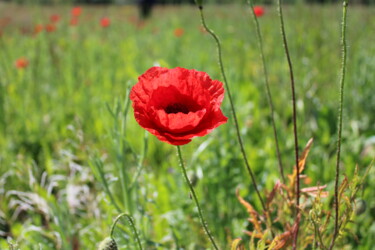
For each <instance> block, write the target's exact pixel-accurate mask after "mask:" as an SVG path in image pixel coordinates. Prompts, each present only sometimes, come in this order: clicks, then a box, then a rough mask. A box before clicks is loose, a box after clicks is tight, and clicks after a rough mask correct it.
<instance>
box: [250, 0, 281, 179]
mask: <svg viewBox="0 0 375 250" xmlns="http://www.w3.org/2000/svg"><path fill="white" fill-rule="evenodd" d="M247 2H248V4H249V6H250V8H251V13H252V17H253V21H254V23H255V28H256V32H257V38H258V46H259V50H260V57H261V59H262V64H263V73H264V84H265V85H266V93H267V100H268V106H269V107H270V113H271V114H270V115H271V123H272V129H273V136H274V139H275V145H276V155H277V160H278V163H279V171H280V175H281V178H282V180H283V183H286V180H285V175H284V168H283V163H282V160H281V154H280V148H279V139H278V136H277V130H276V123H275V116H274V107H273V101H272V95H271V90H270V86H269V83H268V72H267V66H266V59H265V57H264V51H263V39H262V34H261V32H260V27H259V22H258V18H257V17H256V15H255V13H254V11H253V3H252V1H251V0H248V1H247Z"/></svg>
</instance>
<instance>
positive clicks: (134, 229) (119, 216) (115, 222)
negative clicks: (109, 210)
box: [110, 213, 143, 250]
mask: <svg viewBox="0 0 375 250" xmlns="http://www.w3.org/2000/svg"><path fill="white" fill-rule="evenodd" d="M122 216H125V217H126V218H127V219H128V221H129V224H130V227H131V228H132V229H133V232H134V236H135V239H136V241H137V244H138V247H139V249H141V250H142V249H143V248H142V244H141V241H140V239H139V235H138V232H137V229H136V228H135V225H134V219H133V217H131V216H130V215H128V214H127V213H122V214H120V215H118V216H117V217H116V219H115V221H114V222H113V224H112V227H111V234H110V237H111V238H112V239H113V232H114V230H115V227H116V224H117V222H118V221H119V220H120V218H121V217H122Z"/></svg>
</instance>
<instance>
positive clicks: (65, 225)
mask: <svg viewBox="0 0 375 250" xmlns="http://www.w3.org/2000/svg"><path fill="white" fill-rule="evenodd" d="M374 11H375V9H374V7H361V6H350V7H349V16H348V33H347V37H348V45H349V48H348V49H349V50H348V52H349V54H348V64H347V66H348V68H347V69H348V71H347V81H346V89H345V91H346V92H345V103H344V126H343V145H342V172H343V173H345V174H346V175H347V176H349V177H351V176H353V173H354V168H355V166H356V164H358V166H359V171H360V173H363V172H364V170H365V168H366V167H367V166H368V165H369V163H370V161H371V160H372V159H373V157H374V154H375V142H374V138H375V115H374V114H375V96H374V93H375V84H374V81H375V57H374V56H373V55H374V54H375V43H373V42H371V41H372V40H373V32H372V31H373V30H374V29H375V16H374V15H373V13H374ZM284 12H285V20H286V32H287V35H288V38H289V46H290V51H291V56H292V60H293V62H294V69H295V78H296V95H297V99H298V101H297V111H298V124H299V127H298V133H299V142H300V144H301V148H302V146H304V145H305V144H306V143H307V141H308V139H309V138H311V137H313V138H314V144H313V146H312V149H311V152H310V155H309V158H308V161H307V166H306V171H305V174H307V175H308V176H309V177H310V178H311V180H312V183H311V184H310V186H313V185H317V184H328V187H327V189H328V191H329V192H330V194H333V188H334V173H335V152H336V151H335V150H336V132H337V131H336V128H337V124H336V120H337V109H338V97H339V95H338V89H339V88H338V74H339V67H340V44H339V41H340V39H339V36H340V20H341V18H340V16H341V7H340V6H339V5H326V6H316V5H312V6H300V5H296V6H286V7H285V10H284ZM55 13H59V14H61V16H62V20H61V21H60V22H59V23H58V29H57V31H56V32H53V33H45V32H43V33H40V34H38V35H33V34H32V31H33V29H34V25H35V24H37V23H47V22H48V17H49V15H50V14H55ZM153 14H154V15H153V16H152V18H151V19H150V20H148V21H147V22H146V23H145V25H144V26H142V27H139V26H137V25H136V24H135V21H134V20H135V19H136V17H137V12H136V9H135V8H133V7H129V6H127V7H126V6H125V7H108V8H104V7H102V8H100V7H95V8H93V7H83V16H82V17H81V21H80V23H79V25H78V26H77V27H70V26H69V25H68V24H69V19H70V7H69V6H61V7H43V8H42V7H35V6H28V7H25V6H23V7H16V6H12V5H5V4H0V17H6V16H9V15H11V18H12V22H11V23H10V24H9V25H8V26H7V27H5V28H3V29H2V36H1V37H0V48H1V49H0V57H1V60H0V129H1V133H0V234H1V233H2V232H11V235H10V236H11V237H12V240H11V242H14V243H15V242H17V244H18V247H19V248H20V249H40V248H39V246H40V247H42V249H56V248H57V249H59V247H61V249H77V248H74V247H73V246H74V245H75V244H79V245H80V247H81V249H94V248H95V247H96V246H97V245H98V244H99V242H100V241H101V240H103V239H104V238H105V237H107V236H108V235H109V233H110V226H111V224H112V222H113V220H114V218H115V217H116V216H117V215H118V214H119V211H118V210H117V209H116V207H115V206H113V205H112V204H111V202H110V198H109V197H108V196H107V195H106V192H105V187H104V186H103V185H102V184H101V181H100V180H101V178H102V177H103V178H105V179H106V180H107V184H108V188H109V189H110V190H111V191H112V193H113V196H114V200H116V203H117V204H118V206H119V210H121V211H126V212H128V213H131V214H132V215H133V217H134V218H135V222H136V227H137V229H138V232H139V233H140V237H141V240H142V244H143V246H144V248H145V249H154V248H158V249H174V248H182V247H183V248H185V249H202V248H206V247H209V242H208V240H207V239H206V237H205V236H204V234H203V231H202V230H201V226H200V224H199V219H198V217H197V211H196V209H195V208H194V205H193V202H192V200H191V199H190V197H189V193H188V189H187V187H186V185H185V183H184V180H183V178H182V175H181V173H180V171H179V167H178V158H177V155H176V149H175V148H174V147H173V146H171V145H168V144H165V143H162V142H160V141H158V140H157V139H156V138H155V137H154V136H152V135H146V134H145V132H144V130H143V129H142V128H140V127H139V126H138V124H137V123H136V122H135V120H134V118H133V113H132V109H131V108H129V106H127V105H128V92H129V88H130V87H131V86H132V85H134V84H135V83H136V82H137V77H138V76H139V75H141V74H142V73H143V72H144V71H146V70H147V69H148V68H150V67H151V66H153V65H155V64H159V65H161V66H164V67H177V66H180V67H184V68H195V69H197V70H200V71H205V72H207V73H208V74H209V75H210V76H211V77H212V78H214V79H220V71H219V67H218V64H217V57H216V48H215V46H214V43H213V41H212V39H211V38H210V37H209V35H208V34H204V33H203V32H201V30H200V21H199V13H198V10H197V9H196V8H193V7H189V6H185V7H166V8H157V9H156V10H155V11H154V13H153ZM102 16H108V17H110V18H111V20H112V25H111V26H110V27H109V28H107V29H103V28H101V27H100V26H99V19H100V18H101V17H102ZM206 20H207V23H208V25H209V26H210V27H211V28H212V29H213V30H214V31H215V32H216V33H217V34H218V36H219V37H220V38H221V40H222V45H223V49H224V51H223V55H224V64H225V69H226V71H227V76H228V81H229V84H230V88H231V91H232V94H233V96H234V100H235V105H236V108H237V112H238V116H239V122H240V125H241V134H242V136H243V139H244V142H245V148H246V152H247V154H248V157H249V161H250V163H251V165H252V167H253V170H254V172H255V174H256V178H257V181H258V184H259V188H260V190H261V192H262V193H263V192H264V191H265V190H270V189H271V188H272V187H273V186H274V184H275V182H276V180H277V179H279V178H280V176H279V173H278V166H277V159H276V153H275V147H274V144H273V134H272V133H273V132H272V126H271V123H270V118H269V109H268V106H267V99H266V94H265V87H264V85H263V75H262V65H261V61H260V58H259V51H258V46H257V42H256V33H255V27H254V26H253V23H252V21H251V18H250V15H249V13H248V11H247V10H246V9H245V8H244V6H213V5H209V6H207V7H206ZM259 21H260V25H261V30H262V33H263V40H264V49H265V56H266V61H267V66H268V71H269V80H270V87H271V92H272V94H273V96H274V104H275V112H276V125H277V128H278V133H279V139H280V142H281V145H280V147H281V152H282V157H283V162H284V165H285V166H286V169H285V171H286V173H288V174H290V173H291V170H292V165H293V162H294V156H293V145H294V144H293V133H292V131H293V130H292V108H291V95H290V91H289V78H288V69H287V64H286V60H285V57H284V51H283V47H282V42H281V36H280V32H279V23H278V17H277V13H276V6H267V7H266V14H265V16H263V17H262V18H260V19H259ZM21 27H26V28H28V29H29V30H31V32H29V33H27V34H23V33H22V32H20V31H19V30H20V28H21ZM176 28H183V29H184V34H183V35H182V37H175V36H174V30H175V29H176ZM19 57H26V58H27V59H28V60H29V61H30V64H29V67H27V68H26V69H24V70H18V69H16V68H15V67H14V62H15V60H16V59H17V58H19ZM220 80H222V79H220ZM223 110H224V113H225V114H226V115H227V116H228V117H229V116H230V108H229V103H228V99H227V98H225V99H224V104H223ZM145 136H147V137H145ZM145 145H146V146H147V147H145ZM145 148H146V149H145ZM182 150H183V154H184V157H185V158H186V159H185V160H186V166H187V168H188V174H189V175H190V177H191V178H192V179H194V184H195V188H196V191H197V194H198V197H199V199H200V202H201V206H202V208H203V211H204V214H205V216H206V219H207V221H208V225H209V228H210V230H211V231H212V233H213V235H214V236H215V238H216V240H217V241H218V243H219V244H220V245H221V246H222V248H223V249H227V248H228V246H229V244H230V241H231V239H234V238H236V237H241V236H243V230H245V229H246V226H247V225H248V222H247V217H248V216H247V214H246V210H245V208H243V207H242V205H241V204H240V203H239V202H238V200H237V198H236V195H235V190H236V188H237V187H240V189H241V194H242V196H243V197H245V198H246V199H247V200H248V201H250V203H251V204H253V205H254V206H255V207H257V208H260V203H259V201H258V200H257V197H256V194H255V192H254V190H253V188H252V185H251V183H250V179H249V177H248V174H247V173H246V170H245V168H244V166H243V163H242V159H241V155H240V151H239V148H238V145H237V142H236V139H235V130H234V126H233V121H232V120H229V122H228V123H227V124H225V125H223V126H220V127H219V128H217V129H216V130H215V131H214V132H213V133H211V134H209V135H207V136H205V137H203V138H195V139H194V140H193V141H192V142H191V143H190V144H188V145H186V146H184V147H182ZM142 153H144V154H145V155H144V159H143V157H142ZM139 170H140V171H141V172H140V175H139V177H138V178H137V179H135V177H136V176H137V174H136V173H137V172H138V171H139ZM101 174H103V175H102V176H101ZM374 177H375V175H374V171H372V172H371V173H370V175H369V177H368V178H367V180H366V181H365V183H364V185H363V188H362V189H361V190H360V192H359V199H363V200H364V201H365V203H366V210H365V211H364V213H362V214H360V215H358V216H355V217H354V218H353V220H354V221H355V223H352V224H350V226H349V229H350V232H351V233H353V234H354V235H356V237H354V236H352V235H350V234H348V235H346V236H344V237H343V238H342V239H341V240H340V241H339V243H338V246H341V247H343V248H347V249H353V248H355V249H370V248H371V247H372V246H373V245H374V244H375V242H374V237H375V224H374V218H375V213H374V211H375V200H374V199H373V198H372V197H374V196H375V191H374V190H375V184H374V182H372V181H371V180H372V179H373V178H374ZM133 180H135V182H133ZM306 186H307V185H305V184H303V187H306ZM330 199H331V203H332V202H333V199H332V196H331V198H330ZM326 203H327V204H326V208H328V207H329V200H326ZM118 225H119V227H118V228H117V229H116V231H115V234H114V235H115V238H116V241H117V242H118V244H119V245H121V246H123V247H128V248H130V249H132V248H135V247H136V242H135V241H134V237H133V234H132V230H131V229H129V228H128V224H127V223H126V221H124V223H121V224H120V223H119V224H118ZM7 226H9V227H10V230H6V227H7ZM0 236H1V235H0ZM7 248H8V244H7V242H6V240H5V239H4V238H0V249H7Z"/></svg>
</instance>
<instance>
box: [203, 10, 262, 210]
mask: <svg viewBox="0 0 375 250" xmlns="http://www.w3.org/2000/svg"><path fill="white" fill-rule="evenodd" d="M198 7H199V11H200V15H201V21H202V25H203V27H204V28H205V30H206V31H207V32H208V33H209V34H210V35H211V36H212V38H213V39H214V40H215V42H216V46H217V53H218V57H219V66H220V71H221V75H222V77H223V80H224V84H225V88H226V90H227V95H228V99H229V103H230V107H231V110H232V115H233V120H234V125H235V128H236V134H237V140H238V143H239V145H240V148H241V153H242V157H243V160H244V162H245V165H246V169H247V172H248V173H249V175H250V177H251V180H252V182H253V186H254V189H255V191H256V193H257V195H258V198H259V200H260V202H261V204H262V208H263V210H265V211H266V206H265V204H264V201H263V199H262V196H261V195H260V192H259V190H258V186H257V183H256V180H255V176H254V173H253V171H252V170H251V167H250V164H249V161H248V160H247V156H246V153H245V148H244V145H243V142H242V138H241V134H240V128H239V125H238V120H237V114H236V110H235V108H234V102H233V99H232V95H231V93H230V89H229V84H228V81H227V77H226V75H225V71H224V65H223V59H222V53H221V44H220V40H219V38H218V37H217V35H216V34H215V33H214V32H213V31H212V30H210V29H209V28H208V27H207V24H206V21H205V19H204V15H203V6H202V5H199V6H198Z"/></svg>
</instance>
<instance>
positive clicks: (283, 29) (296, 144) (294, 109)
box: [277, 0, 300, 249]
mask: <svg viewBox="0 0 375 250" xmlns="http://www.w3.org/2000/svg"><path fill="white" fill-rule="evenodd" d="M277 3H278V12H279V17H280V29H281V36H282V39H283V44H284V49H285V55H286V58H287V61H288V66H289V75H290V86H291V90H292V101H293V132H294V152H295V164H296V170H297V175H296V215H295V223H296V229H295V232H294V235H293V249H297V240H298V231H299V219H298V216H299V213H300V210H299V198H300V178H299V174H300V173H299V164H298V134H297V111H296V93H295V87H294V74H293V65H292V60H291V58H290V54H289V49H288V42H287V39H286V34H285V25H284V18H283V9H282V6H281V0H278V1H277Z"/></svg>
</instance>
